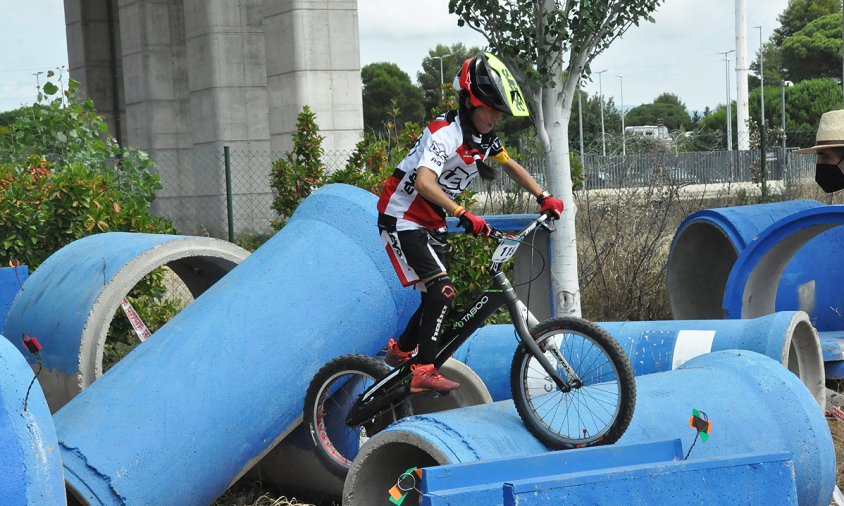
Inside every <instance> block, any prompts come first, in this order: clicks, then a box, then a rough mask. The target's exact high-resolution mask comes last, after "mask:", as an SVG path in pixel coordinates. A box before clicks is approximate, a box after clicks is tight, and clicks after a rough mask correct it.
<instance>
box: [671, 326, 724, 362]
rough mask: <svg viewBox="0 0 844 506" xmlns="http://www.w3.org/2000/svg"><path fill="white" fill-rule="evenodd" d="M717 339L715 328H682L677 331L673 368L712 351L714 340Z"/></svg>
mask: <svg viewBox="0 0 844 506" xmlns="http://www.w3.org/2000/svg"><path fill="white" fill-rule="evenodd" d="M714 339H715V331H714V330H681V331H680V332H678V333H677V341H676V342H675V343H674V358H673V359H672V361H671V368H672V369H676V368H678V367H680V366H681V365H683V364H684V363H686V362H687V361H689V360H691V359H693V358H695V357H697V356H698V355H703V354H704V353H709V352H710V351H712V341H713V340H714Z"/></svg>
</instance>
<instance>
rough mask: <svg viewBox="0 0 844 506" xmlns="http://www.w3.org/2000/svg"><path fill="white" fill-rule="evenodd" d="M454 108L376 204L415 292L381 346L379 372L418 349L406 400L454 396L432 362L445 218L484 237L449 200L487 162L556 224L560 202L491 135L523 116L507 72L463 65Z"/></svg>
mask: <svg viewBox="0 0 844 506" xmlns="http://www.w3.org/2000/svg"><path fill="white" fill-rule="evenodd" d="M454 89H456V90H459V108H458V109H457V110H453V111H449V112H447V113H446V114H444V115H442V116H440V117H438V118H437V119H435V120H434V121H432V122H431V123H429V124H428V126H427V127H426V128H425V129H424V130H423V132H422V135H420V136H419V138H418V139H417V140H416V143H415V144H414V146H413V147H412V148H411V149H410V152H409V153H408V154H407V156H406V157H405V158H404V160H402V162H401V163H400V164H399V166H398V168H397V169H396V170H395V172H393V175H392V176H391V177H390V178H389V179H388V180H387V182H386V184H385V186H384V191H383V193H382V194H381V197H380V199H379V200H378V213H379V215H378V228H379V230H380V232H381V238H382V239H383V240H384V244H385V245H386V249H387V254H388V255H389V256H390V260H391V261H392V263H393V267H394V268H395V269H396V273H397V274H398V276H399V279H400V280H401V282H402V284H403V285H404V286H411V285H415V287H416V289H418V290H420V291H421V292H422V303H421V304H420V306H419V309H417V310H416V313H415V314H414V315H413V317H412V318H411V319H410V322H408V324H407V327H406V328H405V330H404V332H403V333H402V335H401V336H399V338H398V342H396V341H395V340H393V339H390V341H389V343H388V344H387V357H386V362H387V364H389V365H391V366H393V367H395V366H398V365H400V364H402V363H404V362H405V361H407V360H409V359H410V358H411V357H412V356H413V355H414V353H416V351H417V349H418V354H419V355H418V362H417V364H416V365H414V366H413V379H412V380H411V383H410V389H411V391H412V392H420V391H424V390H437V391H445V390H454V389H456V388H458V387H459V386H460V384H459V383H457V382H455V381H451V380H449V379H448V378H445V377H444V376H442V375H441V374H440V373H439V371H437V369H436V368H435V367H434V365H433V362H434V359H435V358H436V355H437V352H438V351H439V348H440V343H439V338H440V336H441V335H442V333H443V330H444V328H443V326H444V325H445V321H446V317H447V316H448V313H449V311H450V310H451V309H452V307H453V304H454V298H455V295H456V291H455V289H454V285H453V284H452V283H451V280H450V279H449V277H448V272H447V266H446V263H445V248H446V241H447V228H446V222H445V217H446V214H447V213H448V214H452V215H454V216H456V217H457V218H459V220H460V224H461V225H462V226H463V227H464V228H465V229H466V232H471V233H472V234H474V235H483V236H487V235H489V232H490V228H489V225H488V224H487V223H486V221H485V220H484V219H483V218H482V217H480V216H475V215H474V214H472V213H471V212H469V211H468V210H467V209H466V208H464V207H463V206H459V205H457V204H456V203H455V202H454V200H453V199H455V198H457V196H458V195H459V194H460V192H462V191H463V190H464V189H466V187H467V186H468V185H469V182H470V181H472V179H474V178H475V176H477V175H478V174H480V175H481V177H482V178H485V179H491V178H493V177H495V173H494V171H493V169H492V168H491V167H490V166H489V165H487V164H486V161H487V160H490V159H491V160H493V161H495V162H497V163H498V165H500V166H501V167H502V168H503V169H504V171H505V172H506V173H507V175H509V176H510V177H511V178H512V179H513V180H514V181H516V183H518V184H519V185H520V186H521V187H522V188H524V189H525V190H527V191H528V192H530V193H531V194H533V195H534V196H536V199H537V201H538V202H539V204H540V206H541V211H542V212H544V211H549V210H550V211H553V212H554V213H555V214H556V215H557V217H558V218H559V216H560V214H561V213H562V211H563V202H562V201H561V200H560V199H557V198H554V197H553V196H551V194H550V193H549V192H547V191H545V190H543V189H542V187H540V186H539V185H538V184H537V183H536V181H535V180H534V179H533V177H531V175H530V174H529V173H528V171H527V170H525V168H524V167H522V166H521V165H519V163H517V162H516V161H515V160H513V159H512V158H510V157H509V156H508V154H507V150H506V149H504V146H502V145H501V141H500V140H499V139H498V137H497V136H496V135H495V125H496V124H497V123H498V121H499V120H500V119H501V118H502V117H504V115H506V114H509V115H512V116H527V115H528V109H527V105H526V103H525V100H524V97H523V96H522V92H521V90H520V89H519V86H518V84H517V83H516V81H515V79H514V78H513V76H512V74H511V73H510V71H509V70H507V67H506V66H505V65H504V64H503V63H502V62H501V61H500V60H499V59H498V58H496V57H495V56H494V55H493V54H491V53H479V54H478V55H477V56H475V57H474V58H469V59H468V60H466V61H465V62H464V63H463V65H462V67H461V68H460V71H459V72H458V74H457V76H456V77H455V79H454Z"/></svg>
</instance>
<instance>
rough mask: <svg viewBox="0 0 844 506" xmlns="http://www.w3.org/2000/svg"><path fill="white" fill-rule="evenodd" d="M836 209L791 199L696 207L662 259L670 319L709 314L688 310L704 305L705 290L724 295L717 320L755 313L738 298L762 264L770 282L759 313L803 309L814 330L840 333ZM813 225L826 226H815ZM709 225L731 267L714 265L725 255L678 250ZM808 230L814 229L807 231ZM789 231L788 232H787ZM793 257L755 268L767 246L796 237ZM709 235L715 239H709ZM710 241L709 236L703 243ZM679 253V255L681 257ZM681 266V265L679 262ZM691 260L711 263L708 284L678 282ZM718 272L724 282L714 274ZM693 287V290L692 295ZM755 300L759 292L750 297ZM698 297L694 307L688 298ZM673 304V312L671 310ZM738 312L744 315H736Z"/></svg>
mask: <svg viewBox="0 0 844 506" xmlns="http://www.w3.org/2000/svg"><path fill="white" fill-rule="evenodd" d="M836 207H838V206H825V205H823V204H821V203H820V202H817V201H814V200H792V201H784V202H776V203H772V204H760V205H752V206H740V207H731V208H723V209H709V210H705V211H699V212H696V213H693V214H691V215H690V216H689V217H687V218H686V219H685V220H684V221H683V222H682V223H681V224H680V226H679V227H678V228H677V232H676V233H675V235H674V240H673V241H672V245H671V251H670V253H669V259H668V280H669V282H668V292H669V293H668V296H669V299H670V300H671V306H672V310H673V311H675V314H674V316H675V318H678V319H695V318H709V317H712V316H711V315H710V314H694V312H695V308H696V307H698V308H701V309H700V311H704V310H703V309H702V308H704V307H706V306H707V305H708V304H707V302H708V299H707V297H708V295H702V294H704V293H708V291H709V290H720V291H719V293H717V294H716V293H712V294H709V295H711V296H713V297H716V296H717V297H719V300H720V299H723V303H722V304H721V305H722V306H723V308H724V310H725V313H724V314H723V315H722V316H720V317H727V318H742V317H745V318H746V317H753V316H759V315H760V313H758V312H756V313H752V314H748V313H747V312H746V311H745V312H744V313H743V312H742V309H745V310H746V309H747V308H746V307H745V306H746V303H745V302H743V299H742V297H743V296H744V295H745V293H744V290H745V284H746V282H747V279H748V277H749V276H750V274H751V273H752V272H753V271H754V269H758V268H760V267H761V268H762V269H765V272H764V273H762V274H761V275H762V276H764V277H765V278H766V279H770V280H771V281H770V286H769V287H768V290H769V292H770V293H768V294H765V295H764V296H765V298H766V299H770V304H768V306H769V309H767V310H766V312H768V313H770V312H774V311H794V310H798V309H799V310H803V311H806V312H807V313H808V314H809V317H810V320H811V322H812V324H813V325H814V326H815V327H816V328H817V329H818V330H821V331H824V330H844V291H841V290H840V289H839V287H840V286H841V284H842V283H844V266H842V265H841V262H839V261H838V260H837V257H836V255H834V254H830V252H833V251H842V250H844V228H832V229H829V228H830V227H831V226H833V225H834V224H837V223H840V222H841V218H840V217H838V218H835V217H834V216H835V214H836V213H839V211H836V210H835V208H836ZM818 225H825V227H824V226H821V227H817V226H818ZM702 226H703V227H709V228H711V229H712V230H714V231H717V232H718V233H720V234H721V236H722V237H724V238H726V240H727V241H728V242H729V244H730V245H731V247H732V250H733V251H734V252H735V260H734V261H733V264H732V265H721V264H723V263H724V262H727V261H728V260H727V259H723V258H721V259H715V260H713V259H712V258H709V257H708V256H707V255H712V254H713V252H712V251H708V250H707V248H705V247H702V245H700V246H701V247H695V248H690V247H688V245H686V246H684V247H680V245H681V244H682V243H683V241H684V240H685V239H686V237H687V236H689V234H695V233H699V229H698V230H695V227H702ZM812 228H815V230H814V231H810V229H812ZM790 236H791V237H790ZM798 239H799V244H795V247H794V250H793V256H788V257H787V258H786V259H785V261H784V263H783V264H782V265H776V266H775V265H769V264H765V265H761V266H760V265H759V262H761V261H763V257H764V256H765V255H766V254H767V253H768V252H769V251H770V250H772V249H774V248H779V247H782V246H783V245H784V243H783V241H786V240H788V241H795V240H798ZM712 240H715V239H712ZM710 242H711V241H710ZM681 256H682V258H680V257H681ZM681 264H682V265H681ZM695 265H710V266H713V265H717V266H718V268H717V269H714V270H713V269H710V271H712V272H708V274H709V275H710V277H709V278H707V279H706V280H705V281H704V282H703V283H704V284H706V285H708V286H705V287H701V286H699V285H698V284H697V283H695V286H683V285H682V283H681V281H680V280H681V278H680V277H678V276H681V274H679V273H680V272H683V271H684V270H686V269H692V268H694V267H693V266H695ZM722 276H723V279H721V277H722ZM695 292H699V293H695ZM754 298H755V299H756V300H759V298H760V294H758V293H757V294H754ZM690 301H700V302H703V303H701V304H697V306H696V305H695V304H694V303H690ZM678 308H682V309H680V313H682V314H678V313H677V310H678ZM743 315H744V316H743Z"/></svg>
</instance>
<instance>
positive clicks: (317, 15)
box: [264, 0, 363, 152]
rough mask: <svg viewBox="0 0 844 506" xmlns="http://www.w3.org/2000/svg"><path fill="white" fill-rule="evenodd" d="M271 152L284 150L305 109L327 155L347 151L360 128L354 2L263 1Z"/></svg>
mask: <svg viewBox="0 0 844 506" xmlns="http://www.w3.org/2000/svg"><path fill="white" fill-rule="evenodd" d="M264 30H265V33H266V44H267V46H266V47H267V49H266V58H267V90H268V94H269V97H270V102H269V114H270V116H269V117H270V138H271V141H272V149H273V151H277V152H283V151H287V150H288V149H289V148H290V146H291V145H292V140H291V139H292V137H291V136H292V134H293V132H295V131H296V115H297V114H298V113H299V112H300V111H301V110H302V106H304V105H305V104H307V105H309V106H310V108H311V110H312V111H314V112H315V113H316V118H317V124H318V125H319V127H320V131H321V133H322V135H324V136H325V141H324V142H323V147H324V148H325V150H326V151H327V152H330V151H335V150H336V151H346V152H351V150H352V149H354V145H355V143H356V142H357V141H358V140H360V136H361V130H362V129H363V113H362V111H363V105H362V99H361V80H360V41H359V37H358V14H357V2H356V1H355V0H264Z"/></svg>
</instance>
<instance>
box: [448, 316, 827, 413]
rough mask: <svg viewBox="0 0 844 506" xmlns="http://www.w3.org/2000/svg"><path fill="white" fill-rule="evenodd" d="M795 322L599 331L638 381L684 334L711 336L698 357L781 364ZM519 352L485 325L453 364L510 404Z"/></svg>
mask: <svg viewBox="0 0 844 506" xmlns="http://www.w3.org/2000/svg"><path fill="white" fill-rule="evenodd" d="M794 317H795V312H793V311H783V312H779V313H775V314H772V315H768V316H763V317H760V318H754V319H749V320H691V321H684V320H666V321H647V322H598V325H599V326H601V327H603V328H604V329H605V330H607V331H608V332H609V333H610V334H611V335H612V336H613V337H614V338H615V339H616V341H618V343H619V344H620V345H621V347H622V349H623V350H624V351H625V352H626V353H627V356H628V357H629V358H630V363H631V365H632V366H633V372H634V373H635V374H636V375H637V376H638V375H642V374H651V373H655V372H662V371H668V370H671V368H672V365H673V362H674V358H675V357H674V354H675V348H677V341H678V338H679V336H680V335H681V333H684V332H685V333H689V332H693V333H697V335H699V336H702V337H705V336H708V335H709V334H711V335H712V345H711V347H707V348H702V349H701V353H702V352H708V351H719V350H729V349H745V350H751V351H755V352H757V353H762V354H763V355H765V356H768V357H770V358H772V359H774V360H777V361H782V360H783V355H784V354H785V353H787V352H788V351H789V350H788V345H787V343H786V342H785V336H786V334H787V329H788V327H789V325H791V323H792V321H793V319H794ZM517 346H518V342H517V341H516V339H515V337H514V329H513V326H512V325H509V324H507V325H487V326H486V327H482V328H480V329H478V330H477V331H476V332H475V333H474V334H472V336H470V337H469V339H468V340H467V341H466V343H465V344H464V345H463V346H461V347H460V348H459V349H458V350H457V352H456V353H455V354H454V358H455V359H457V360H460V361H461V362H463V363H465V364H466V365H468V366H469V367H470V368H471V369H472V370H473V371H475V372H476V373H477V374H478V376H479V377H480V378H481V380H483V382H484V384H485V385H486V387H487V389H488V390H489V393H490V395H491V396H492V399H493V400H495V401H499V400H505V399H511V398H512V394H511V391H510V366H511V363H512V360H513V354H514V353H515V352H516V348H517ZM688 358H691V357H688ZM678 365H679V364H678ZM818 365H819V364H818ZM814 383H815V385H813V387H812V390H813V391H818V390H819V389H822V388H823V380H822V378H820V377H818V378H815V379H814Z"/></svg>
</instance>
